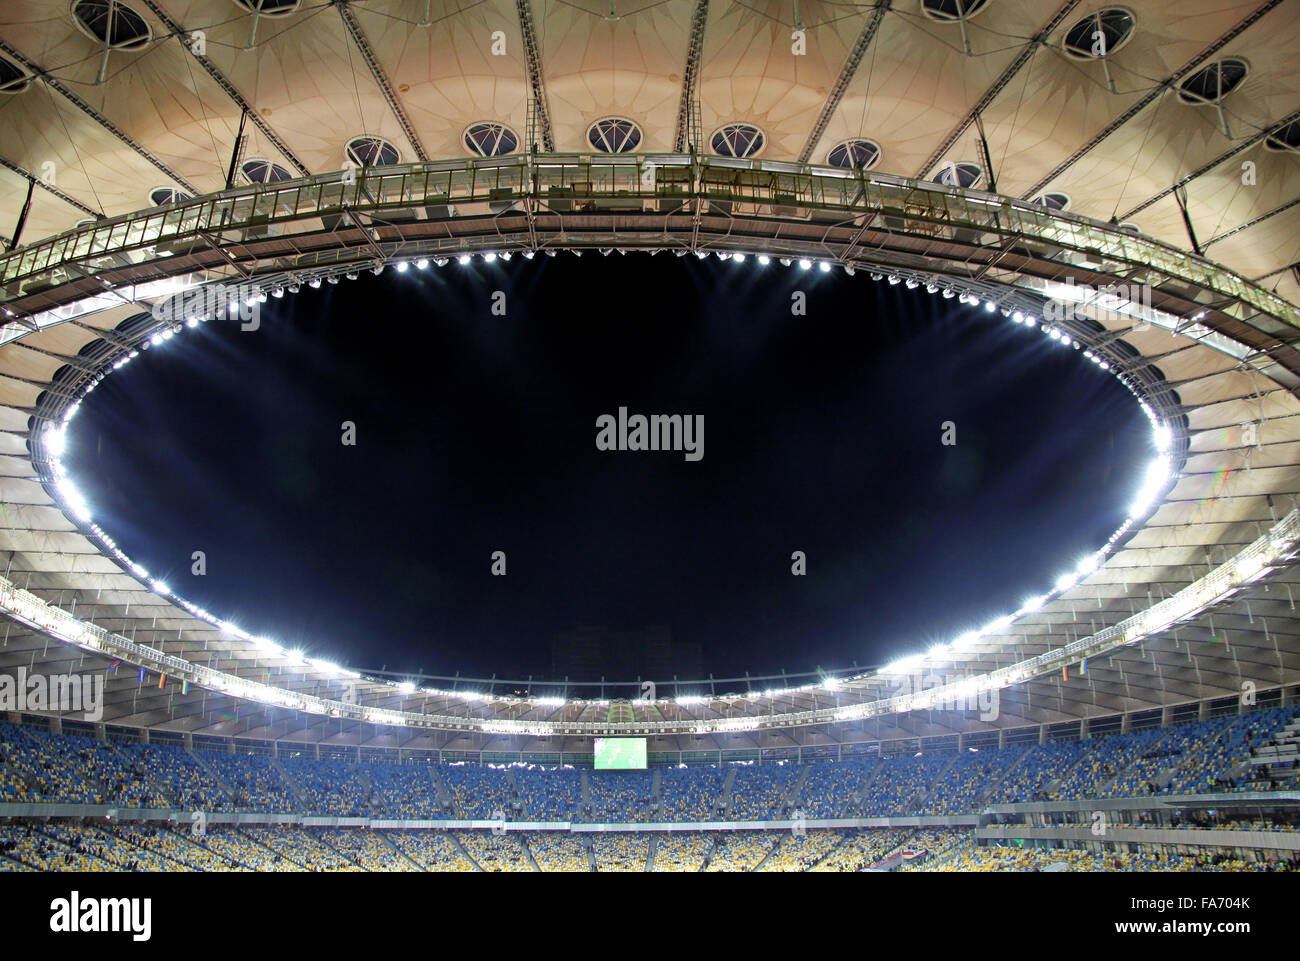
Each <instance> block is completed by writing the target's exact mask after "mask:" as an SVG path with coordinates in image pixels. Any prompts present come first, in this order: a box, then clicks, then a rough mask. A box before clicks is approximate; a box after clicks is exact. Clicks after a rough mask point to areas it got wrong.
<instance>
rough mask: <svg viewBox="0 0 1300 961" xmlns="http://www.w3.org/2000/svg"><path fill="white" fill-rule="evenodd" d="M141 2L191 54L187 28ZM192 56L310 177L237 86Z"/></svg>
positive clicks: (147, 2) (151, 3)
mask: <svg viewBox="0 0 1300 961" xmlns="http://www.w3.org/2000/svg"><path fill="white" fill-rule="evenodd" d="M140 2H141V3H143V4H144V5H145V6H146V7H148V8H149V12H150V13H152V14H153V15H154V16H155V17H157V18H158V20H159V22H161V23H162V25H163V26H164V27H166V28H167V31H168V33H170V34H171V35H172V36H173V37H175V38H176V39H177V40H178V41H180V44H181V46H182V47H184V48H185V52H186V53H187V54H191V51H190V46H189V43H188V40H189V34H187V33H186V32H185V28H183V27H182V26H181V25H180V24H179V23H177V22H176V21H175V20H173V19H172V18H171V17H169V16H168V15H167V14H166V13H165V12H164V11H163V10H162V8H161V7H159V6H158V4H157V3H156V2H155V0H140ZM191 55H192V56H193V57H194V59H195V60H196V61H198V64H199V66H201V67H202V68H203V69H204V70H205V71H207V74H208V76H209V77H211V78H212V79H213V80H214V81H215V82H216V84H217V86H219V87H220V88H221V89H222V90H224V91H225V92H226V96H228V97H229V98H230V99H231V100H233V101H234V102H235V103H236V105H238V106H239V108H240V109H241V110H247V111H248V119H249V120H251V121H253V124H254V126H256V127H257V129H258V130H260V131H262V136H263V137H265V138H266V139H267V140H268V141H269V142H270V143H271V144H272V145H273V146H274V147H275V149H276V150H278V151H279V152H280V156H282V157H283V158H284V159H285V160H287V161H289V163H290V164H291V165H292V166H293V168H294V169H295V170H297V171H298V173H299V174H301V175H302V176H304V177H310V176H311V171H310V170H308V169H307V165H306V164H304V163H303V162H302V161H301V160H299V159H298V156H297V154H295V153H294V152H293V151H292V150H290V149H289V145H288V144H286V143H285V142H284V141H283V140H282V139H281V138H280V135H279V134H277V133H276V132H275V131H274V130H273V129H271V125H270V124H269V123H267V122H266V121H265V120H264V119H262V115H261V114H260V113H258V112H257V109H256V108H255V107H253V105H252V104H250V103H249V102H248V101H247V100H245V99H244V97H243V95H242V94H241V93H240V92H239V91H238V90H236V89H235V85H234V84H233V83H231V82H230V81H229V80H228V79H227V78H226V75H225V74H223V73H222V72H221V71H220V70H218V69H217V68H216V66H215V65H214V64H213V63H212V62H211V61H210V60H208V58H207V57H201V56H199V55H198V54H196V53H195V54H191Z"/></svg>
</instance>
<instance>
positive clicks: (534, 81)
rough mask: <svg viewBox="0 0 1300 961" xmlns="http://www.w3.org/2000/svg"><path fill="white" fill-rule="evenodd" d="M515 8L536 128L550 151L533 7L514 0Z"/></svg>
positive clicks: (548, 111)
mask: <svg viewBox="0 0 1300 961" xmlns="http://www.w3.org/2000/svg"><path fill="white" fill-rule="evenodd" d="M515 10H516V11H517V12H518V14H519V32H520V33H521V34H522V35H523V39H524V63H525V66H526V67H527V68H528V88H529V90H531V91H532V99H533V110H534V111H535V115H536V119H537V130H538V132H539V133H540V134H541V136H542V149H543V150H545V151H546V152H547V153H551V152H553V151H554V150H555V137H554V135H553V134H552V133H551V106H550V101H549V100H548V99H547V97H546V82H545V80H544V78H543V76H542V54H541V51H540V50H539V49H538V46H537V31H536V30H534V29H533V7H532V4H531V3H530V2H529V0H515ZM532 147H533V145H532V144H529V145H528V149H529V150H531V149H532Z"/></svg>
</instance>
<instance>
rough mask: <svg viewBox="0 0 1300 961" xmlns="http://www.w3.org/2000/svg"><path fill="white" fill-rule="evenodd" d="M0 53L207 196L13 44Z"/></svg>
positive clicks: (169, 174) (192, 189) (187, 186)
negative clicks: (19, 64)
mask: <svg viewBox="0 0 1300 961" xmlns="http://www.w3.org/2000/svg"><path fill="white" fill-rule="evenodd" d="M0 50H3V51H4V52H5V54H6V55H8V56H9V57H10V58H12V59H14V60H17V61H18V62H19V63H21V64H22V66H23V69H24V70H26V71H27V72H28V73H30V74H31V75H32V76H34V77H37V78H38V79H40V80H41V82H42V83H44V84H45V85H46V86H47V87H49V88H50V89H51V90H53V91H55V92H56V93H58V94H60V95H61V96H62V97H63V98H64V99H65V100H67V101H68V102H69V103H71V104H72V105H73V106H74V107H76V108H77V109H78V110H80V111H81V112H82V113H84V114H85V115H86V116H87V117H89V118H90V119H91V120H93V121H95V123H97V124H99V125H100V126H101V127H103V128H104V129H105V130H107V131H108V132H109V133H111V134H112V135H113V136H114V137H116V138H117V139H118V140H120V141H121V142H122V143H124V144H126V145H127V146H128V147H130V148H131V149H132V150H133V151H135V152H136V153H137V154H139V155H140V156H141V157H143V158H144V159H145V160H147V161H148V162H149V163H150V164H152V165H153V166H154V167H156V168H157V169H158V170H159V171H161V172H162V174H163V175H164V176H166V177H168V178H169V179H170V180H172V181H174V182H176V183H178V184H180V185H181V186H182V187H184V188H185V189H186V190H188V191H189V192H190V194H192V195H194V196H197V195H199V194H201V193H203V191H202V190H200V189H199V188H198V187H195V186H194V185H193V184H192V183H190V182H189V181H188V180H186V179H185V178H184V177H182V176H181V175H180V174H178V173H177V172H176V171H175V170H173V169H172V168H171V167H169V166H167V164H165V163H163V161H162V160H160V159H159V158H158V157H157V156H155V155H154V154H153V152H152V151H150V150H149V149H148V148H146V147H145V146H144V145H143V144H141V143H140V142H138V141H137V140H135V139H134V138H133V137H131V136H130V135H128V134H127V133H126V131H124V130H122V128H120V127H119V126H117V124H115V123H113V121H111V120H109V119H108V118H107V117H105V116H104V115H103V114H102V113H100V112H99V111H98V110H96V109H95V108H94V107H92V106H91V105H90V104H88V103H86V101H84V100H82V99H81V98H80V97H79V96H77V95H76V93H74V92H73V91H72V90H70V89H69V88H68V87H67V86H65V85H64V84H63V82H62V81H61V80H59V78H58V77H55V76H54V75H53V74H51V73H49V72H47V71H46V70H45V69H44V68H43V67H40V66H38V65H37V64H36V63H34V62H33V61H31V60H29V59H27V58H26V57H25V56H23V55H22V54H21V53H19V52H18V51H17V50H15V49H14V48H13V47H11V46H9V44H7V43H5V42H4V41H3V40H0Z"/></svg>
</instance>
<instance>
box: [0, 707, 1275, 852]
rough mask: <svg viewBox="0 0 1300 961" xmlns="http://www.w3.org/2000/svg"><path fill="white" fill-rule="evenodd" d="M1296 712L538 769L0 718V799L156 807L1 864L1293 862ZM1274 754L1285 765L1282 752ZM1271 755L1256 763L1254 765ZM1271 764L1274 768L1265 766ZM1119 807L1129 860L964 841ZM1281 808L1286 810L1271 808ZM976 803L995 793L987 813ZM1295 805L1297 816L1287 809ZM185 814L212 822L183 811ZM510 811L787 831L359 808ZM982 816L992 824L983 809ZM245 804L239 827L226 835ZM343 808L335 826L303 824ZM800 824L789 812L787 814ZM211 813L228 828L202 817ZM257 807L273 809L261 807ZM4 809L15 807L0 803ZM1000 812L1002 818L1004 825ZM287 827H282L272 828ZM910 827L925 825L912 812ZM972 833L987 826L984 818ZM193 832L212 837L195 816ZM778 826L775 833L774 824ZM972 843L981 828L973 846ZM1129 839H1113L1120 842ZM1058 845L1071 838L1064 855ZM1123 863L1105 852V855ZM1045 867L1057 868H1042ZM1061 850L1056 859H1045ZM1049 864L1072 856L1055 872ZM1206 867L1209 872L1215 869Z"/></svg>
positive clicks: (81, 827)
mask: <svg viewBox="0 0 1300 961" xmlns="http://www.w3.org/2000/svg"><path fill="white" fill-rule="evenodd" d="M1298 714H1300V710H1298V709H1297V707H1296V706H1287V707H1272V708H1268V709H1261V710H1258V711H1254V712H1251V713H1247V714H1240V715H1238V714H1235V713H1234V714H1230V715H1226V716H1223V717H1218V718H1210V719H1206V720H1201V721H1195V722H1191V723H1184V724H1179V725H1174V726H1170V727H1164V728H1159V727H1152V728H1145V729H1142V730H1138V731H1128V732H1124V733H1118V732H1117V733H1110V734H1106V735H1104V736H1098V737H1094V738H1090V739H1086V740H1080V741H1055V742H1046V743H1041V744H1032V745H1024V744H1023V743H1022V744H1021V745H1019V746H1012V747H1007V748H1002V749H996V748H986V749H984V750H979V751H970V750H965V751H962V752H960V753H958V752H956V751H950V752H946V753H944V752H930V753H925V754H898V755H895V756H889V757H884V758H872V759H868V760H849V761H842V762H841V761H822V762H816V763H807V764H797V763H793V762H790V763H785V764H771V765H757V764H741V765H734V766H729V767H718V766H694V767H665V768H658V769H653V770H646V771H632V772H604V771H601V772H595V771H585V772H584V771H581V770H575V769H572V768H542V767H539V766H536V765H512V766H510V767H508V768H507V767H504V766H498V767H480V766H477V765H473V764H442V765H436V764H428V763H424V762H414V763H405V764H398V763H391V762H389V761H369V760H368V761H347V760H340V759H337V758H335V759H317V758H313V757H308V756H306V755H305V754H299V756H292V754H293V752H289V753H290V755H291V756H285V757H274V756H272V755H271V754H269V753H257V752H256V751H249V750H241V751H239V752H238V753H229V752H224V753H223V752H221V751H214V750H198V751H192V750H189V749H187V748H185V747H183V746H180V745H177V744H165V743H164V744H142V743H135V742H129V741H102V740H99V739H96V738H93V737H86V736H84V735H81V734H54V733H51V732H50V731H49V730H47V729H44V728H43V727H41V726H39V725H32V724H14V723H3V724H0V792H2V793H0V803H10V804H13V803H19V804H35V805H37V806H38V808H39V807H40V806H45V805H49V806H51V808H50V809H51V810H60V809H57V808H55V807H54V806H55V805H63V804H77V805H86V804H90V805H99V807H97V808H93V809H90V810H97V811H106V810H107V809H108V808H107V806H108V805H120V806H121V807H120V808H118V807H114V808H113V809H112V810H113V811H119V810H121V809H129V810H131V811H134V810H135V809H136V808H137V807H143V809H144V810H146V811H147V810H150V809H153V810H156V811H158V812H159V814H158V815H157V816H155V818H154V819H153V820H152V821H149V822H148V823H140V822H141V821H142V819H143V816H137V815H132V816H131V817H128V818H126V819H125V821H123V820H122V819H121V818H118V817H111V818H109V819H107V820H104V819H103V818H104V815H103V814H100V815H98V817H99V818H101V820H91V819H89V817H88V816H87V815H86V814H85V813H75V812H85V811H86V810H87V809H85V808H76V809H75V811H74V812H70V813H69V814H67V815H59V816H56V817H53V818H48V817H47V818H41V819H39V820H28V819H27V818H26V816H25V815H24V814H19V815H18V816H17V819H16V820H15V819H11V820H10V821H8V822H6V823H5V824H4V827H3V831H2V833H0V867H3V868H4V869H5V870H22V869H24V868H27V869H36V870H95V871H169V870H179V871H185V870H196V871H241V870H243V871H247V870H251V871H413V870H423V871H475V870H483V871H533V870H543V871H590V870H595V871H644V870H647V869H650V870H655V871H701V870H707V871H752V870H759V869H761V870H766V871H806V870H815V871H857V870H863V869H866V868H869V867H872V866H875V867H876V868H877V869H886V870H894V869H901V870H906V871H914V870H981V871H982V870H1046V869H1049V868H1050V869H1051V870H1066V869H1068V870H1121V871H1128V870H1148V869H1149V870H1211V869H1214V870H1220V869H1221V870H1247V869H1249V870H1263V869H1272V868H1276V867H1279V866H1280V867H1286V866H1289V865H1291V864H1292V863H1293V862H1294V861H1295V860H1296V858H1295V855H1294V853H1293V852H1291V851H1290V850H1289V848H1288V847H1287V843H1289V842H1287V843H1272V842H1268V843H1264V842H1260V841H1255V842H1252V841H1251V840H1250V838H1251V836H1253V835H1257V834H1258V833H1269V834H1282V833H1295V832H1297V831H1300V805H1297V804H1296V803H1295V801H1292V800H1289V799H1288V797H1287V796H1281V800H1280V801H1279V803H1277V804H1268V805H1265V806H1261V805H1262V804H1263V802H1261V801H1260V800H1259V794H1258V792H1261V791H1264V792H1269V793H1270V794H1277V793H1278V792H1280V791H1281V790H1282V789H1283V788H1285V787H1286V786H1288V785H1289V784H1290V783H1291V782H1290V778H1291V774H1290V767H1289V765H1290V764H1291V761H1290V760H1289V751H1290V747H1289V744H1290V743H1291V742H1290V741H1289V740H1288V738H1291V737H1292V736H1293V734H1294V732H1295V729H1296V719H1297V715H1298ZM1279 743H1280V744H1282V745H1283V748H1284V749H1285V751H1286V752H1287V753H1286V754H1285V755H1284V756H1283V759H1282V760H1281V761H1278V760H1277V756H1278V753H1279V749H1278V745H1279ZM1261 757H1263V761H1264V763H1260V758H1261ZM1279 764H1280V765H1281V766H1282V768H1283V770H1282V776H1278V772H1277V771H1275V770H1273V768H1275V767H1277V766H1278V765H1279ZM1211 792H1219V793H1220V795H1223V794H1224V792H1226V795H1227V797H1231V796H1232V795H1233V794H1243V793H1245V792H1255V793H1252V794H1250V796H1249V798H1248V804H1249V806H1245V807H1243V806H1240V805H1239V806H1236V807H1234V806H1233V805H1232V804H1231V803H1230V802H1227V801H1225V800H1223V799H1222V798H1221V799H1220V800H1218V801H1216V802H1215V803H1214V805H1213V806H1210V805H1200V806H1196V807H1192V808H1189V809H1187V810H1183V811H1179V812H1174V813H1170V811H1168V810H1167V809H1161V808H1159V807H1157V806H1154V805H1145V806H1144V805H1143V803H1141V802H1142V800H1143V799H1144V798H1149V797H1151V796H1153V795H1159V796H1168V795H1175V794H1188V793H1201V794H1204V793H1211ZM1094 797H1097V798H1109V799H1129V800H1131V801H1134V802H1138V803H1134V804H1132V805H1126V806H1124V807H1122V808H1117V809H1115V810H1114V811H1113V812H1112V813H1111V814H1110V815H1109V816H1108V823H1109V824H1112V825H1113V826H1114V827H1115V828H1117V829H1132V830H1136V831H1140V832H1144V833H1147V832H1150V834H1149V836H1150V837H1151V838H1152V840H1151V841H1150V842H1137V843H1135V842H1133V841H1132V840H1131V838H1130V840H1128V841H1126V842H1125V843H1126V844H1127V845H1128V847H1129V850H1127V851H1118V852H1113V851H1111V850H1110V849H1101V848H1098V849H1097V850H1091V849H1089V851H1085V850H1083V849H1082V848H1081V847H1080V846H1079V845H1078V844H1076V843H1075V842H1073V841H1069V840H1068V838H1066V839H1065V840H1062V838H1063V837H1064V836H1063V835H1061V834H1060V833H1059V832H1058V833H1057V834H1056V835H1051V834H1050V832H1049V833H1047V834H1042V833H1040V834H1038V835H1034V836H1031V837H1030V838H1029V840H1028V841H1027V842H1026V844H1025V845H1024V846H1023V847H1020V846H1016V847H1014V848H1013V847H1008V846H1005V845H999V843H998V841H997V838H996V836H993V835H990V836H987V837H986V838H985V839H984V840H980V839H977V837H976V835H975V834H974V833H973V826H974V824H975V820H974V819H973V817H972V816H974V815H980V816H981V817H985V818H996V819H998V820H996V821H995V822H994V823H997V824H1004V825H1005V824H1018V823H1025V822H1021V821H1017V820H1015V818H1016V817H1017V816H1018V815H1016V814H1015V809H1014V808H1012V809H1010V810H1009V811H1008V810H1007V809H1005V808H1004V807H1002V806H1005V805H1016V804H1022V803H1025V802H1047V803H1048V804H1049V805H1050V804H1051V803H1053V802H1061V803H1062V804H1065V802H1068V801H1071V800H1076V799H1085V798H1094ZM1282 802H1285V803H1282ZM990 805H999V807H998V808H996V809H990V807H989V806H990ZM1288 805H1289V806H1288ZM189 811H197V812H204V813H203V814H202V816H200V815H198V814H195V815H193V816H191V815H190V814H189V813H188V812H189ZM498 812H500V814H501V815H504V816H505V817H506V818H507V819H508V821H509V822H517V821H525V820H537V821H549V822H555V823H557V824H558V825H560V826H563V825H566V824H568V823H569V822H573V823H578V824H585V823H591V822H596V823H599V822H610V823H615V824H628V825H642V824H647V823H648V822H651V821H659V822H663V823H665V824H680V823H695V822H709V821H773V820H776V821H780V822H782V826H781V827H780V828H779V829H778V830H771V831H755V830H734V829H733V830H726V831H718V830H710V831H703V830H692V831H686V832H658V831H650V832H605V831H596V832H591V833H590V834H585V833H582V834H571V833H570V832H569V831H568V830H567V829H561V830H544V831H543V830H528V831H527V832H525V831H521V830H514V829H507V830H504V831H500V832H498V831H496V830H488V829H487V827H486V825H480V826H479V828H477V829H473V830H470V829H467V828H466V826H464V825H463V824H461V825H458V824H454V823H453V824H445V823H444V828H452V829H451V830H446V829H439V827H438V824H434V825H430V826H428V827H429V829H420V830H417V829H414V828H412V827H410V826H406V827H402V828H401V829H397V827H398V825H387V824H382V823H379V822H376V824H378V828H379V829H367V828H366V827H365V826H363V825H368V824H369V823H370V819H371V818H381V819H395V820H397V821H399V823H400V822H401V821H403V820H407V821H411V820H432V821H435V822H437V821H439V819H443V818H451V819H452V820H453V821H455V820H456V819H463V820H478V821H489V820H493V815H494V814H497V813H498ZM980 812H984V814H982V815H981V814H980ZM236 814H238V815H239V816H240V817H241V818H244V819H251V823H246V824H241V825H238V826H236V825H232V824H230V823H228V822H229V819H230V818H232V817H234V816H235V815H236ZM319 815H328V816H334V817H338V818H342V819H347V818H352V819H355V823H353V824H343V823H340V824H339V825H338V826H337V827H331V828H328V829H320V828H311V827H304V826H303V823H305V822H303V821H301V819H302V818H304V817H310V816H319ZM799 815H802V820H800V819H799V817H798V816H799ZM211 816H217V817H218V818H219V819H220V818H221V817H224V818H226V819H227V820H226V821H225V822H220V820H219V823H216V824H210V825H207V819H208V818H210V817H211ZM259 816H265V817H259ZM920 816H929V817H936V818H945V817H959V816H964V817H966V818H967V820H965V821H963V822H961V824H962V825H963V826H960V827H958V826H955V825H948V826H944V825H943V824H936V825H929V824H927V825H926V826H924V827H912V828H902V827H898V828H895V827H889V828H876V827H860V826H852V827H849V826H821V827H818V826H813V827H809V826H808V822H809V821H815V820H817V819H819V818H837V817H838V818H844V817H854V818H857V817H867V818H871V817H912V818H915V817H920ZM10 817H11V818H13V816H12V815H10ZM1005 818H1011V820H1006V819H1005ZM268 820H271V821H279V822H283V821H287V822H291V823H267V821H268ZM914 823H918V824H919V823H921V822H914ZM982 823H988V822H987V821H986V822H982ZM1081 823H1083V821H1082V820H1081V816H1080V814H1079V813H1078V812H1077V811H1074V810H1073V809H1071V808H1069V807H1066V806H1062V807H1059V808H1055V809H1053V808H1050V807H1049V809H1048V811H1047V813H1045V814H1043V815H1042V816H1041V818H1040V820H1039V821H1038V822H1037V824H1038V827H1039V828H1041V829H1042V830H1044V831H1048V830H1049V829H1052V828H1061V827H1071V826H1078V825H1080V824H1081ZM204 825H207V826H206V829H205V827H204ZM773 827H774V828H776V827H777V825H773ZM1171 829H1173V830H1179V831H1183V832H1191V831H1195V830H1198V829H1200V830H1210V831H1214V832H1217V833H1222V832H1237V833H1239V834H1241V835H1242V839H1241V843H1240V844H1238V843H1237V839H1233V838H1230V837H1229V838H1225V841H1224V842H1222V843H1211V842H1210V841H1209V840H1207V839H1205V838H1203V837H1199V836H1197V835H1194V834H1188V835H1187V837H1188V838H1189V843H1188V844H1181V843H1179V844H1174V843H1172V842H1171V841H1170V839H1169V838H1168V836H1167V834H1159V835H1157V834H1156V833H1154V832H1157V831H1169V830H1171ZM981 837H983V836H981ZM1126 837H1127V836H1126ZM1066 843H1068V844H1069V845H1070V846H1069V847H1062V844H1066ZM1112 854H1115V856H1114V857H1112V856H1111V855H1112ZM1053 858H1055V859H1056V860H1053ZM1058 862H1059V863H1058ZM1062 865H1064V866H1063V867H1062ZM1207 865H1209V867H1207Z"/></svg>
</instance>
